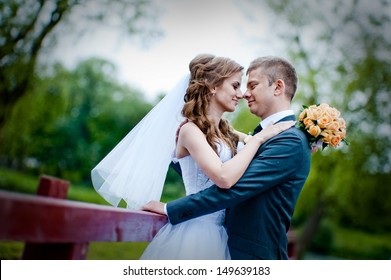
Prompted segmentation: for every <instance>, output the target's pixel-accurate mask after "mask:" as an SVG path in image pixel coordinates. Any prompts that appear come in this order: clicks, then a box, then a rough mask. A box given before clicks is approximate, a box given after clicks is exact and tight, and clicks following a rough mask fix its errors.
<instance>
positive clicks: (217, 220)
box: [92, 54, 294, 260]
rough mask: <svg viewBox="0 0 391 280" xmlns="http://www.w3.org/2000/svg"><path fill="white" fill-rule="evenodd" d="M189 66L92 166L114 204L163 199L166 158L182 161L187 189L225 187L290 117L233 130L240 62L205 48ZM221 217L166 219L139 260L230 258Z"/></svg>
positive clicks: (188, 191) (96, 183)
mask: <svg viewBox="0 0 391 280" xmlns="http://www.w3.org/2000/svg"><path fill="white" fill-rule="evenodd" d="M189 69H190V77H189V76H187V77H185V78H184V79H182V80H181V81H180V82H179V84H178V85H177V86H176V87H175V88H174V89H173V90H172V91H171V92H170V93H169V94H168V95H167V96H166V97H165V98H164V99H163V100H162V101H161V102H160V103H159V104H158V105H157V106H155V108H154V109H153V110H152V111H151V112H150V113H149V114H148V115H147V116H146V117H145V118H144V119H143V120H142V121H141V122H140V123H139V124H138V125H137V126H136V127H135V128H134V129H133V130H132V131H131V132H130V133H129V134H128V135H127V136H126V137H125V138H124V139H123V140H122V141H121V142H120V143H119V144H118V145H117V146H116V147H115V148H114V149H113V151H111V152H110V153H109V154H108V155H107V156H106V157H105V158H104V159H103V160H102V161H101V162H100V163H99V164H98V165H97V166H96V167H95V168H94V169H93V170H92V182H93V185H94V187H95V189H96V190H97V192H99V193H100V194H101V195H102V196H103V197H104V198H105V199H106V200H107V201H109V202H110V203H111V204H113V205H115V206H117V205H118V203H119V201H120V200H121V199H124V200H125V201H126V202H127V205H128V208H133V209H140V207H141V206H142V205H145V204H146V203H147V202H149V201H151V200H160V196H161V193H162V189H163V184H164V180H165V176H166V172H167V169H168V166H169V163H170V162H171V160H174V161H177V162H179V164H180V168H181V172H182V177H183V181H184V185H185V189H186V194H187V195H189V194H192V193H196V192H199V191H200V190H203V189H205V188H208V187H210V186H211V185H213V184H216V185H217V186H219V187H220V188H230V187H231V186H233V185H234V184H235V183H236V182H237V181H238V180H239V178H240V177H241V176H242V175H243V173H244V172H245V170H246V169H247V167H248V165H249V164H250V162H251V160H252V158H253V156H254V155H255V153H256V151H257V150H258V148H259V146H260V145H261V144H262V143H264V142H265V141H266V140H268V139H269V138H271V137H273V136H275V135H277V134H278V133H280V132H282V131H283V130H285V129H288V128H289V127H291V126H292V125H293V124H294V122H281V123H279V124H276V125H272V126H269V127H267V128H265V129H264V130H262V131H261V132H259V133H257V134H255V135H254V136H252V137H251V136H247V135H245V134H243V133H240V132H237V131H235V130H234V129H233V128H232V127H231V125H230V124H229V122H228V121H227V120H225V119H223V118H222V116H223V114H224V113H225V112H233V111H234V110H235V108H236V105H237V103H238V101H239V100H240V99H241V98H242V93H241V90H240V84H241V79H242V74H243V73H242V70H243V67H242V66H241V65H239V64H238V63H236V62H235V61H233V60H231V59H229V58H224V57H216V56H214V55H207V54H206V55H198V56H196V57H195V58H194V59H193V60H192V61H191V62H190V64H189ZM183 101H184V102H183ZM175 134H176V137H175ZM244 144H245V145H244ZM238 150H239V151H238ZM224 217H225V211H224V210H221V211H219V212H215V213H212V214H209V215H205V216H202V217H199V218H196V219H193V220H189V221H187V222H184V223H181V224H178V225H172V224H170V223H167V224H166V225H165V226H163V227H162V228H161V229H160V231H159V232H158V233H157V235H156V236H155V237H154V239H153V240H152V241H151V243H150V244H149V246H148V247H147V248H146V250H145V251H144V253H143V255H142V256H141V259H166V260H168V259H193V260H195V259H230V254H229V250H228V246H227V238H228V237H227V233H226V230H225V228H224Z"/></svg>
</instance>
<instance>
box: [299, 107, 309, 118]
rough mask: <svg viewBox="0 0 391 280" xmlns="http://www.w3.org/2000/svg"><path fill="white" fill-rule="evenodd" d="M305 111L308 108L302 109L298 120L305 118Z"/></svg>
mask: <svg viewBox="0 0 391 280" xmlns="http://www.w3.org/2000/svg"><path fill="white" fill-rule="evenodd" d="M307 112H308V110H307V109H304V110H303V111H302V112H301V113H300V116H299V121H303V120H304V118H305V117H306V115H307Z"/></svg>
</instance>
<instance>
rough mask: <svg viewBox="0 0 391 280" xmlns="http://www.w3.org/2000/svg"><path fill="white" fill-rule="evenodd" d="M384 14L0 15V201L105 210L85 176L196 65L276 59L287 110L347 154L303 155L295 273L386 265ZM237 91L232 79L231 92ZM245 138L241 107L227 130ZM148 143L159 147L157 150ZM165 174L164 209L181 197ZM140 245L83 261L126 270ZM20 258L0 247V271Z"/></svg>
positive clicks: (369, 7) (192, 7) (282, 6)
mask: <svg viewBox="0 0 391 280" xmlns="http://www.w3.org/2000/svg"><path fill="white" fill-rule="evenodd" d="M390 5H391V2H390V1H387V0H374V1H369V0H349V1H338V0H333V1H327V2H325V1H309V0H297V1H284V0H278V1H261V0H247V1H235V0H232V1H190V0H183V1H179V0H167V1H156V0H155V1H153V0H151V1H148V0H118V1H108V0H96V1H82V0H78V1H76V0H52V1H45V0H41V1H29V0H11V1H3V0H1V1H0V32H1V33H0V34H1V35H0V91H1V94H0V98H1V101H0V188H1V189H6V190H12V191H17V192H25V193H35V192H36V187H37V185H38V180H39V176H40V175H42V174H48V175H51V176H56V177H59V178H62V179H66V180H69V181H70V182H71V188H70V192H69V197H68V199H70V200H79V201H87V202H91V203H99V204H107V203H106V202H105V201H104V200H103V199H102V198H101V197H99V195H97V194H96V193H95V191H94V190H93V187H92V185H91V181H90V171H91V169H92V168H93V167H94V166H95V165H96V164H97V163H98V162H99V161H100V160H101V159H102V158H103V157H104V156H105V155H106V154H107V153H108V152H109V151H110V150H111V149H112V148H113V147H114V146H115V145H116V144H117V143H118V142H119V141H120V139H122V138H123V137H124V136H125V135H126V134H127V133H128V132H129V131H130V130H131V129H132V128H133V127H134V126H135V125H136V124H137V123H138V122H139V121H140V120H141V119H142V118H143V117H144V116H145V115H146V114H147V113H148V111H149V110H150V109H151V108H152V107H153V106H154V105H155V104H156V103H157V102H158V101H159V100H160V99H161V98H162V97H163V96H164V94H165V92H167V91H168V90H169V89H170V87H172V86H173V85H174V84H175V82H176V81H177V80H178V79H179V78H180V77H182V76H183V74H184V73H186V71H187V66H188V63H189V61H190V60H191V59H192V58H193V57H194V56H195V55H197V54H199V53H213V54H215V55H219V56H228V57H231V58H233V59H235V60H237V61H238V62H239V63H241V64H242V65H243V66H245V67H247V66H248V64H249V62H250V61H251V60H252V59H253V58H255V57H257V56H263V55H278V56H283V57H286V58H288V59H289V60H290V61H292V63H293V64H294V65H295V66H296V68H297V71H298V74H299V80H300V82H299V89H298V92H297V96H296V97H295V99H294V102H293V103H294V104H293V106H294V108H293V109H294V110H295V111H296V112H297V113H299V110H300V108H301V106H302V104H317V103H323V102H326V103H329V104H330V105H332V106H335V107H336V108H338V109H339V110H340V111H341V112H342V116H343V117H344V119H345V120H346V122H347V137H348V140H349V143H350V144H349V145H341V146H340V147H339V148H337V149H329V148H326V149H325V150H324V151H322V152H317V153H315V154H313V155H312V165H311V172H310V175H309V178H308V180H307V182H306V184H305V186H304V189H303V192H302V194H301V196H300V198H299V201H298V204H297V207H296V209H295V213H294V219H293V228H294V229H295V233H296V235H297V237H298V242H299V244H300V246H299V248H300V252H299V256H300V258H304V259H375V260H376V259H390V258H391V218H390V217H391V202H390V201H391V186H390V184H391V175H390V171H391V142H390V136H391V125H390V119H391V102H390V101H391V100H390V99H391V94H390V88H391V6H390ZM244 84H245V79H244ZM226 117H227V118H228V119H230V120H231V122H232V124H233V125H234V127H235V128H236V129H238V130H241V131H243V132H246V133H247V132H249V131H252V129H253V127H254V126H255V125H256V124H257V120H256V119H255V118H254V117H252V116H251V114H250V113H249V111H248V109H247V108H246V104H245V102H244V101H242V102H241V103H240V105H239V109H238V110H237V111H236V112H235V113H233V114H229V115H227V116H226ZM157 141H158V139H157ZM183 195H184V191H183V185H182V183H181V179H180V177H178V176H177V175H176V174H175V172H174V171H172V170H169V172H168V176H167V179H166V184H165V188H164V192H163V197H162V200H163V201H169V200H172V199H175V198H177V197H180V196H183ZM145 246H146V243H93V244H91V245H90V251H89V255H88V258H89V259H137V258H138V256H139V255H140V253H141V252H142V250H143V248H145ZM22 248H23V244H21V243H19V242H5V241H1V242H0V259H18V258H19V257H20V253H21V251H22Z"/></svg>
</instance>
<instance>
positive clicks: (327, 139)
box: [320, 130, 333, 144]
mask: <svg viewBox="0 0 391 280" xmlns="http://www.w3.org/2000/svg"><path fill="white" fill-rule="evenodd" d="M320 135H321V136H323V138H322V141H323V142H324V143H327V144H329V143H330V142H331V138H332V136H333V134H332V132H331V131H329V130H323V131H322V132H321V133H320Z"/></svg>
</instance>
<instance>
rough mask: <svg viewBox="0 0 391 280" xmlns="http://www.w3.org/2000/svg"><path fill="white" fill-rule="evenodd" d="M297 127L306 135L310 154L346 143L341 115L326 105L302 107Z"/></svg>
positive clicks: (344, 127)
mask: <svg viewBox="0 0 391 280" xmlns="http://www.w3.org/2000/svg"><path fill="white" fill-rule="evenodd" d="M298 126H299V128H300V129H301V130H303V131H304V132H306V133H307V136H308V139H309V144H310V148H311V151H312V152H316V151H317V150H318V149H319V148H322V149H324V148H325V147H327V146H328V145H331V146H332V147H337V146H338V145H339V144H340V143H341V142H345V143H346V144H348V143H347V141H346V139H345V137H346V126H345V120H344V119H343V118H342V117H341V113H340V112H339V111H338V110H337V109H335V108H333V107H330V106H329V105H328V104H325V103H322V104H320V105H311V106H305V105H304V106H303V110H302V111H301V113H300V116H299V122H298Z"/></svg>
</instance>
